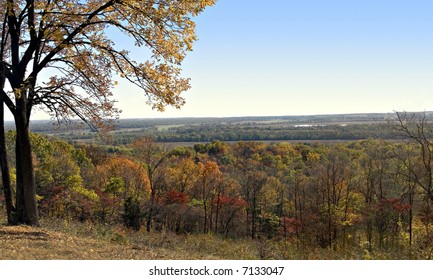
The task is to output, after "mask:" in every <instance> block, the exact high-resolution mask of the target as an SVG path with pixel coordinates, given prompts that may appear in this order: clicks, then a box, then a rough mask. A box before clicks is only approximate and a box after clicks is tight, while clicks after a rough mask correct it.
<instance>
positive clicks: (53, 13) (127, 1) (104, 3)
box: [0, 0, 215, 225]
mask: <svg viewBox="0 0 433 280" xmlns="http://www.w3.org/2000/svg"><path fill="white" fill-rule="evenodd" d="M214 2H215V1H214V0H197V1H159V0H145V1H136V0H92V1H77V0H62V1H51V0H49V1H37V0H26V1H16V0H5V1H1V2H0V10H1V11H3V15H2V16H1V18H2V19H3V21H2V24H0V33H1V37H0V40H1V41H0V50H1V53H0V55H1V60H0V68H1V69H2V71H1V78H0V81H5V82H6V86H5V87H4V88H3V87H2V88H0V97H1V98H0V101H1V102H2V104H3V103H4V104H5V105H6V106H7V107H8V108H9V110H10V111H11V113H12V115H13V117H14V120H15V127H16V131H17V137H16V159H17V162H16V171H17V196H16V212H17V221H18V222H19V223H25V224H30V225H39V213H38V208H37V203H36V188H35V176H34V169H33V159H32V153H31V143H30V137H29V123H30V118H31V112H32V109H33V108H34V107H35V106H42V107H43V108H45V109H46V110H47V111H48V112H49V113H50V114H51V115H52V116H53V118H56V119H57V120H69V119H70V118H71V117H72V116H77V117H79V118H80V119H82V120H83V121H84V122H86V123H87V124H89V125H90V126H91V127H92V128H93V129H96V127H98V126H102V124H103V120H104V119H107V118H110V117H116V115H117V113H118V110H116V108H115V107H114V101H113V99H112V88H113V87H114V86H115V85H116V83H117V82H116V81H114V80H113V77H114V75H116V74H118V75H120V76H121V77H122V78H125V79H127V80H128V81H129V82H131V83H133V84H135V85H137V86H138V87H140V88H142V89H143V90H144V92H145V94H146V95H147V96H148V97H149V102H148V103H149V104H150V105H151V106H152V107H153V108H155V109H158V110H164V108H165V106H168V105H173V106H175V107H180V106H181V105H183V103H184V99H183V98H182V97H181V96H180V94H181V92H183V91H185V90H187V89H188V88H189V87H190V85H189V81H188V79H185V78H182V77H181V76H180V66H179V65H180V63H181V62H182V60H183V59H184V57H185V54H186V52H187V51H190V50H191V49H192V43H193V42H194V41H195V40H196V36H195V34H194V27H195V25H194V22H193V21H192V17H193V16H196V15H198V14H199V13H200V12H202V11H203V10H204V9H205V8H206V7H207V6H209V5H212V4H214ZM114 30H117V31H120V32H121V33H123V34H125V35H126V36H127V37H129V38H132V40H133V41H134V43H135V45H136V46H137V47H144V48H147V50H149V55H148V56H146V55H144V56H142V58H144V59H143V60H145V59H146V57H148V58H149V59H148V60H145V61H141V62H137V61H135V60H134V59H133V58H132V57H131V55H130V54H129V52H128V51H126V50H122V49H119V48H117V47H116V45H115V41H114V39H115V38H112V39H110V38H109V36H108V34H112V32H113V31H114ZM119 40H124V38H121V39H119ZM43 75H44V76H49V78H48V79H47V80H43V79H42V78H41V77H42V76H43ZM0 121H1V120H0ZM0 141H1V139H0Z"/></svg>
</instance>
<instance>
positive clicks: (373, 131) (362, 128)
mask: <svg viewBox="0 0 433 280" xmlns="http://www.w3.org/2000/svg"><path fill="white" fill-rule="evenodd" d="M423 114H425V116H426V117H427V119H433V112H425V113H423ZM394 118H395V114H393V113H390V114H385V113H383V114H380V113H378V114H342V115H312V116H269V117H229V118H173V119H123V120H118V121H117V122H116V123H115V125H114V129H113V130H112V131H111V132H110V133H109V135H108V136H110V137H109V138H106V139H109V142H110V144H113V145H124V144H128V143H131V142H132V141H133V140H134V139H136V138H139V137H144V136H150V137H153V138H154V139H155V140H156V141H157V142H164V143H177V144H176V146H177V145H191V143H197V142H202V143H207V142H211V141H213V140H220V141H226V142H236V141H264V142H281V141H285V142H306V143H308V142H317V141H320V142H323V143H326V142H329V143H332V142H337V141H353V140H360V139H368V138H374V139H394V140H395V139H402V136H401V134H400V133H398V132H397V131H395V130H394V129H393V128H392V126H391V125H390V122H392V120H393V119H394ZM390 120H391V121H390ZM6 128H7V129H13V123H12V122H7V123H6ZM31 129H32V130H33V131H34V132H37V133H42V134H46V135H50V136H54V137H59V138H61V139H65V140H69V141H77V142H86V143H91V142H97V143H99V142H100V141H101V138H100V137H98V135H97V133H93V132H91V131H90V129H88V128H86V127H85V126H82V127H78V128H77V127H75V126H74V127H72V128H71V127H68V126H53V124H52V123H51V122H49V121H33V122H32V123H31ZM106 139H105V140H106ZM105 140H104V141H105Z"/></svg>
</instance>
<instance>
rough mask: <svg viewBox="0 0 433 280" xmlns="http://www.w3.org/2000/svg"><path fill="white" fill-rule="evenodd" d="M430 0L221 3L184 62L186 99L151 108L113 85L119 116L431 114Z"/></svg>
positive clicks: (206, 17) (136, 93) (205, 18)
mask: <svg viewBox="0 0 433 280" xmlns="http://www.w3.org/2000/svg"><path fill="white" fill-rule="evenodd" d="M432 11H433V1H431V0H405V1H401V0H267V1H263V0H219V1H218V2H217V4H216V5H215V6H214V7H211V8H208V9H207V10H206V11H205V12H204V13H203V14H201V15H199V16H198V17H197V18H196V19H195V21H196V23H197V35H198V38H199V41H198V42H196V44H195V47H194V51H193V52H191V53H189V54H188V56H187V58H186V60H185V61H184V63H183V69H184V71H183V73H184V76H186V77H190V78H191V84H192V89H191V90H190V91H188V92H186V93H185V94H184V97H185V98H186V102H187V104H186V105H185V106H184V107H183V108H182V109H181V110H176V109H167V111H166V112H165V113H159V112H156V111H152V110H151V108H149V107H148V106H146V105H145V101H146V98H144V97H142V94H141V93H140V90H138V89H136V88H134V87H123V86H122V87H119V88H118V89H116V95H115V97H116V99H118V100H119V103H118V106H119V107H120V108H121V109H122V110H123V113H122V115H121V117H122V118H132V117H137V118H141V117H199V116H216V117H222V116H252V115H253V116H259V115H260V116H263V115H302V114H328V113H329V114H332V113H361V112H392V111H394V110H408V111H410V110H416V111H423V110H433V16H432Z"/></svg>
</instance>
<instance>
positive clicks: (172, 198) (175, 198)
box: [162, 190, 189, 205]
mask: <svg viewBox="0 0 433 280" xmlns="http://www.w3.org/2000/svg"><path fill="white" fill-rule="evenodd" d="M162 202H163V203H164V204H165V205H170V204H180V205H186V204H187V203H188V202H189V196H188V195H187V194H185V193H183V192H178V191H176V190H171V191H169V192H168V193H166V194H165V195H164V197H163V198H162Z"/></svg>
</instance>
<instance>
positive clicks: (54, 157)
mask: <svg viewBox="0 0 433 280" xmlns="http://www.w3.org/2000/svg"><path fill="white" fill-rule="evenodd" d="M391 128H392V130H394V132H395V133H396V134H399V135H401V137H402V138H404V139H405V140H404V141H387V140H384V139H379V138H377V139H374V138H368V139H363V140H356V141H344V142H332V143H321V142H320V141H316V142H309V143H302V142H291V143H288V142H284V141H279V142H275V143H265V142H261V141H238V142H224V141H219V140H213V141H211V142H208V143H196V144H190V145H185V146H180V145H176V146H173V145H170V144H169V143H161V142H156V141H155V140H154V139H152V138H151V137H140V138H136V139H135V140H134V141H132V142H131V143H130V144H125V145H111V146H107V145H98V144H95V143H93V144H91V143H90V144H89V143H83V142H79V141H78V142H77V141H69V142H68V141H65V140H62V139H59V138H55V137H53V136H46V135H43V134H36V133H33V134H31V142H32V146H33V157H34V163H35V177H36V191H37V200H38V207H39V209H40V215H41V217H42V218H43V219H58V220H61V221H74V222H78V223H91V224H104V225H108V226H111V227H119V226H121V227H123V228H125V229H126V230H129V231H131V232H134V231H135V232H140V233H142V234H146V232H154V233H158V232H172V233H173V234H176V235H197V236H201V235H203V234H205V235H212V236H219V237H221V238H223V239H227V240H251V242H253V241H254V240H267V242H271V243H272V242H275V244H277V243H278V244H286V245H287V246H292V247H295V248H297V249H298V250H302V249H305V248H318V249H323V250H327V251H332V252H335V253H336V254H338V253H339V252H340V253H342V252H347V251H351V252H359V255H355V256H353V255H352V258H360V259H361V258H368V256H369V255H373V254H375V255H374V256H375V258H393V259H400V258H410V259H418V258H420V259H426V258H427V259H430V258H431V257H432V253H433V239H432V238H433V232H432V230H433V227H432V223H433V212H432V207H433V205H432V202H433V174H432V172H433V171H432V170H433V169H432V166H433V150H432V144H433V134H432V127H431V123H430V121H429V120H428V119H427V118H426V117H425V114H424V117H419V116H416V117H415V115H413V116H409V115H406V114H404V115H403V114H402V115H398V119H397V122H396V123H395V124H394V126H393V127H391ZM6 142H7V149H8V151H9V152H8V155H9V162H10V163H11V166H13V165H14V163H15V158H14V156H13V155H14V153H13V150H14V143H15V132H14V131H13V130H10V131H8V132H7V134H6ZM13 174H14V169H12V170H11V175H12V176H11V179H12V184H14V180H15V177H14V175H13ZM0 209H1V212H2V216H3V215H4V214H3V213H5V205H4V202H3V200H2V196H1V195H0ZM279 248H280V250H282V252H283V251H284V247H279ZM281 248H283V249H281ZM342 254H343V253H342ZM280 257H281V258H283V257H284V254H281V255H280Z"/></svg>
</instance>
